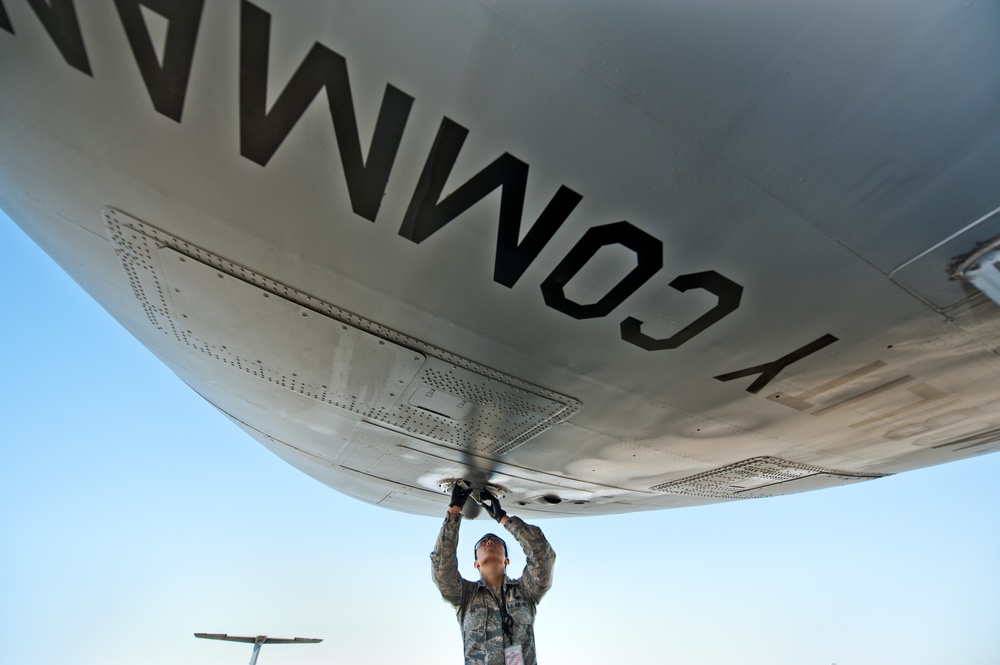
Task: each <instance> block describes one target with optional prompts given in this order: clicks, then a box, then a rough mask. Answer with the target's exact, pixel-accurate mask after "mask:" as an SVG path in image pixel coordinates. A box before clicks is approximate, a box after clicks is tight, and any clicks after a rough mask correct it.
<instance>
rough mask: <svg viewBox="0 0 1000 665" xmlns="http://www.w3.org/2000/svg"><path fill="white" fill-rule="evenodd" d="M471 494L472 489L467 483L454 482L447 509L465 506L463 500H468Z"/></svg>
mask: <svg viewBox="0 0 1000 665" xmlns="http://www.w3.org/2000/svg"><path fill="white" fill-rule="evenodd" d="M471 492H472V488H471V487H470V486H469V483H467V482H465V481H464V480H461V479H459V480H456V481H455V486H454V487H452V488H451V503H449V504H448V507H449V508H451V507H452V506H458V507H459V508H461V507H462V506H464V505H465V500H466V499H468V498H469V494H470V493H471Z"/></svg>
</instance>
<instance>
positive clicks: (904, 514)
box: [0, 215, 1000, 665]
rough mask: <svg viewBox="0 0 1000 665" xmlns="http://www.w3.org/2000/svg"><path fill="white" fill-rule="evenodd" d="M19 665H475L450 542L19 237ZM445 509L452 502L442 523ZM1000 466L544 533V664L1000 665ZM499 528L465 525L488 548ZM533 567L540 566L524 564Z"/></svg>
mask: <svg viewBox="0 0 1000 665" xmlns="http://www.w3.org/2000/svg"><path fill="white" fill-rule="evenodd" d="M0 280H2V283H3V284H4V288H3V289H2V291H0V305H2V311H3V313H4V314H3V326H2V328H0V331H2V332H0V335H2V340H0V341H2V346H0V348H2V349H3V368H4V379H5V380H4V381H3V382H2V384H0V386H2V387H0V390H2V394H0V398H2V399H0V417H2V419H3V429H2V435H0V437H2V438H0V440H2V441H3V447H2V450H3V453H4V457H3V464H2V466H0V469H2V482H0V537H2V541H0V662H2V663H10V664H12V665H43V664H44V665H49V664H51V663H56V662H62V663H73V664H74V665H98V664H100V665H133V664H134V663H144V664H150V665H158V664H160V663H163V664H166V663H171V664H175V663H189V664H191V665H201V664H208V663H213V664H215V663H233V664H236V663H245V662H247V660H248V658H249V655H250V648H249V646H247V645H236V644H228V643H217V642H208V641H203V640H196V639H194V638H193V637H192V633H194V632H199V631H206V632H229V633H241V634H259V633H265V634H269V635H275V636H289V637H290V636H295V635H299V636H304V637H323V638H325V641H324V642H323V643H322V644H319V645H294V646H272V647H265V648H264V651H263V652H262V655H261V658H260V661H259V662H260V665H277V664H285V665H306V664H313V663H315V664H319V663H324V664H333V663H343V664H355V663H403V662H406V663H416V664H421V663H427V664H431V663H444V662H453V663H458V662H461V647H460V637H459V631H458V626H457V623H456V621H455V618H454V613H453V612H452V610H451V609H450V607H449V606H448V605H446V604H445V603H444V602H443V601H442V600H441V599H440V597H439V596H438V594H437V591H436V590H435V588H434V587H433V585H432V584H431V581H430V574H429V560H428V553H429V551H430V549H431V547H432V545H433V541H434V538H435V536H436V534H437V529H438V528H439V525H440V520H439V519H436V518H426V517H414V516H412V515H405V514H401V513H395V512H391V511H388V510H385V509H381V508H375V507H373V506H369V505H367V504H364V503H360V502H358V501H355V500H353V499H350V498H347V497H345V496H342V495H340V494H338V493H337V492H335V491H333V490H331V489H329V488H327V487H325V486H323V485H320V484H319V483H317V482H316V481H314V480H312V479H311V478H308V477H307V476H305V475H303V474H301V473H300V472H298V471H296V470H295V469H293V468H291V467H290V466H288V465H286V464H284V463H283V462H281V461H280V460H278V459H277V458H276V457H274V456H273V455H272V454H271V453H269V452H268V451H266V450H265V449H264V448H263V447H261V446H260V445H258V444H257V443H256V442H254V441H253V440H251V439H250V438H249V437H247V436H246V435H244V434H243V433H242V432H241V431H240V430H238V429H237V428H236V427H235V426H234V425H232V424H230V423H229V422H228V421H227V420H226V419H225V418H224V417H223V416H221V415H220V414H218V413H217V412H215V411H214V409H213V408H212V407H211V406H209V405H208V404H207V403H205V402H204V401H202V400H201V399H200V398H199V397H198V396H197V395H195V394H194V393H193V392H192V391H191V390H190V389H188V388H187V387H186V386H185V385H183V384H182V383H181V382H180V380H179V379H177V378H176V377H175V376H174V375H173V374H172V373H171V372H170V371H169V370H167V369H166V368H165V367H164V366H162V365H161V364H160V363H159V362H158V361H157V360H156V359H155V358H153V357H152V355H151V354H150V353H149V352H148V351H146V350H145V349H144V348H143V347H142V346H141V345H140V344H139V343H138V342H136V341H135V340H134V339H133V338H132V337H130V336H129V335H128V334H127V333H126V332H125V331H124V330H123V329H122V328H121V327H120V326H118V324H117V323H115V322H114V321H113V320H112V319H111V318H110V317H109V316H108V315H107V314H106V313H105V312H104V311H103V310H101V309H100V308H99V307H98V306H97V305H96V304H95V303H94V302H93V301H92V300H91V299H90V298H89V297H88V296H87V295H86V294H85V293H84V292H83V291H82V290H81V289H80V288H79V287H78V286H76V284H75V283H73V282H72V281H71V280H70V279H69V278H68V277H67V276H66V275H65V274H64V273H63V272H62V271H61V270H60V269H59V268H58V267H57V266H56V265H55V264H54V263H53V262H52V261H51V260H50V259H49V258H48V257H47V256H45V254H44V253H43V252H41V250H39V249H38V248H37V247H36V246H35V245H34V244H33V243H31V241H30V240H29V239H28V238H27V237H26V236H25V235H24V234H23V233H22V232H21V231H20V229H18V228H17V227H16V226H15V225H14V224H13V223H11V222H10V221H9V220H8V219H7V218H6V217H5V216H3V215H0ZM446 503H447V501H446V500H445V498H444V497H443V496H442V515H443V513H444V510H445V505H446ZM998 509H1000V455H995V454H994V455H988V456H984V457H980V458H973V459H971V460H966V461H962V462H956V463H952V464H948V465H944V466H939V467H934V468H930V469H925V470H920V471H915V472H911V473H907V474H903V475H900V476H894V477H890V478H885V479H881V480H878V481H873V482H869V483H862V484H859V485H856V486H852V487H844V488H836V489H832V490H825V491H821V492H815V493H809V494H803V495H797V496H792V497H782V498H777V499H764V500H754V501H746V502H738V503H732V504H725V505H720V506H710V507H703V508H694V509H684V510H673V511H659V512H652V513H642V514H634V515H620V516H613V517H601V518H591V519H575V520H543V521H539V522H538V524H539V525H540V526H542V527H543V529H544V530H545V532H546V534H547V535H548V537H549V540H550V541H551V542H552V543H553V546H554V547H555V549H556V551H557V553H558V555H559V560H558V562H557V567H556V574H555V585H554V587H553V589H552V591H551V592H550V594H549V596H547V597H546V598H545V600H544V601H543V602H542V604H541V605H540V607H539V616H538V620H537V623H536V635H537V639H538V645H539V646H538V648H539V655H540V660H541V662H542V663H543V665H559V664H570V663H572V664H574V665H581V664H582V665H587V664H590V663H594V664H598V663H600V664H602V665H606V664H607V663H621V662H669V663H672V664H674V665H688V664H690V665H722V664H726V665H729V664H732V663H740V664H741V665H757V664H760V665H764V664H767V665H775V664H783V663H789V664H796V665H830V664H831V663H836V664H837V665H868V664H870V665H876V664H877V665H884V664H886V663H906V664H907V665H920V664H927V665H931V664H934V665H938V664H940V663H953V664H961V665H987V664H989V665H995V663H997V662H1000V630H997V626H1000V519H998V517H997V515H998V512H1000V511H998ZM491 524H492V522H488V521H484V520H476V521H473V522H466V523H465V524H464V525H463V530H462V541H461V546H460V556H461V557H462V559H463V573H464V574H465V575H466V576H467V577H470V578H472V577H474V576H475V572H474V570H473V569H472V567H471V561H470V560H469V558H470V557H468V556H465V553H466V549H467V546H471V544H472V543H473V542H474V541H475V540H476V539H477V538H478V537H479V536H480V535H482V533H485V532H486V531H489V530H492V529H491ZM512 560H513V561H512V566H513V568H514V569H515V570H519V569H520V567H521V566H522V565H523V559H522V558H521V557H520V556H519V553H514V556H512Z"/></svg>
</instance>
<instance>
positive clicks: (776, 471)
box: [650, 457, 884, 499]
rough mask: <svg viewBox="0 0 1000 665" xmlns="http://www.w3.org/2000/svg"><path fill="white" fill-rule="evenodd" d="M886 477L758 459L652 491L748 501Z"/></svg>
mask: <svg viewBox="0 0 1000 665" xmlns="http://www.w3.org/2000/svg"><path fill="white" fill-rule="evenodd" d="M883 476H884V474H877V473H856V472H852V471H837V470H834V469H824V468H822V467H818V466H809V465H807V464H798V463H795V462H789V461H786V460H782V459H777V458H775V457H754V458H752V459H748V460H744V461H742V462H737V463H735V464H730V465H728V466H724V467H720V468H718V469H713V470H711V471H706V472H705V473H699V474H697V475H694V476H688V477H687V478H681V479H680V480H674V481H672V482H669V483H663V484H662V485H655V486H654V487H651V488H650V489H652V490H654V491H658V492H669V493H671V494H684V495H687V496H698V497H705V498H718V499H747V498H754V497H765V496H777V495H781V494H789V493H791V492H795V491H804V490H805V489H806V488H807V485H816V484H817V483H818V484H830V485H843V484H845V483H847V482H850V481H852V480H869V479H871V478H882V477H883ZM792 483H795V484H796V485H797V484H798V483H804V484H803V485H802V486H801V487H802V489H801V490H800V489H798V487H794V488H793V487H792V485H791V484H792ZM778 486H781V487H778ZM767 488H771V490H772V491H770V492H769V491H768V490H767ZM809 488H810V489H811V488H812V487H809ZM789 490H791V492H790V491H789Z"/></svg>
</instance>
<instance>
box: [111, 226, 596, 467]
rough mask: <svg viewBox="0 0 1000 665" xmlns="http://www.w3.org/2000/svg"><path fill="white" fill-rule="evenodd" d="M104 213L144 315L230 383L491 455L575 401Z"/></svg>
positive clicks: (565, 413) (560, 416) (566, 412)
mask: <svg viewBox="0 0 1000 665" xmlns="http://www.w3.org/2000/svg"><path fill="white" fill-rule="evenodd" d="M105 221H106V224H107V226H108V228H109V230H110V231H111V238H112V242H113V243H114V245H115V248H116V251H117V253H118V257H119V260H120V261H121V264H122V266H123V268H124V269H125V272H126V274H127V275H128V277H129V280H130V283H131V285H132V290H133V292H134V293H135V295H136V297H137V298H138V299H139V301H140V302H141V303H142V306H143V308H144V310H145V312H146V314H147V316H148V318H149V320H150V323H151V324H152V325H153V326H154V327H155V328H157V329H158V330H160V331H162V332H163V334H165V335H168V336H171V337H173V338H174V340H175V341H176V342H177V343H178V344H181V345H183V346H184V347H186V351H187V355H188V356H189V357H191V358H192V359H193V362H195V363H197V364H198V365H199V367H203V368H207V369H205V370H203V373H206V372H207V373H210V374H212V376H213V377H215V378H213V380H214V381H232V382H233V384H234V385H236V384H239V383H240V382H245V381H246V380H247V375H249V376H251V377H254V378H255V379H256V380H257V381H260V382H266V383H267V384H268V385H269V386H270V389H274V390H278V391H279V393H280V392H282V391H291V392H292V393H296V394H297V395H300V396H305V397H307V398H311V399H312V400H315V401H316V402H318V403H321V404H324V405H327V406H329V407H335V408H337V409H342V410H344V411H348V412H350V413H352V414H354V415H355V416H357V417H358V418H360V419H364V420H367V421H371V422H374V423H377V424H379V425H380V426H382V427H386V428H390V429H392V430H395V431H397V432H400V433H402V434H404V435H406V436H411V437H416V438H418V439H422V440H425V441H431V442H434V443H437V444H444V445H446V446H450V447H452V448H456V449H459V450H464V451H471V452H475V453H477V454H481V455H487V456H493V457H499V456H503V455H505V454H506V453H508V452H510V451H511V450H513V449H515V448H517V447H518V446H520V445H522V444H523V443H524V442H526V441H528V440H529V439H531V438H532V437H534V436H536V435H537V434H539V433H541V432H543V431H545V430H546V429H548V428H549V427H551V426H553V425H554V424H556V423H558V422H561V421H562V420H564V419H566V418H568V417H569V416H570V415H572V414H573V413H575V412H576V411H578V410H579V408H580V404H579V402H577V401H576V400H573V399H571V398H568V397H565V396H562V395H558V394H556V393H554V392H552V391H549V390H546V389H543V388H540V387H538V386H533V385H530V384H528V383H526V382H523V381H520V380H518V379H515V378H513V377H510V376H506V375H503V374H501V373H500V372H497V371H494V370H492V369H489V368H486V367H483V366H480V365H478V364H476V363H474V362H471V361H469V360H465V359H462V358H459V357H457V356H455V355H454V354H450V353H448V352H446V351H443V350H441V349H437V348H435V347H432V346H430V345H428V344H424V343H422V342H420V341H418V340H415V339H412V338H408V337H406V336H405V335H402V334H400V333H397V332H395V331H391V330H388V329H386V328H383V327H382V326H379V325H378V324H376V323H374V322H371V321H368V320H365V319H363V318H361V317H360V316H357V315H354V314H351V313H349V312H345V311H343V310H340V309H339V308H337V307H335V306H333V305H330V304H328V303H324V302H320V301H318V300H316V299H314V298H312V297H310V296H308V295H306V294H304V293H301V292H298V291H296V290H294V289H292V288H290V287H287V286H284V285H282V284H279V283H277V282H274V281H273V280H270V279H268V278H266V277H264V276H262V275H259V274H257V273H254V272H253V271H251V270H249V269H247V268H243V267H241V266H239V265H236V264H234V263H231V262H230V261H228V260H226V259H223V258H221V257H219V256H217V255H214V254H212V253H210V252H207V251H205V250H202V249H200V248H197V247H194V246H192V245H190V244H188V243H185V242H184V241H182V240H180V239H178V238H174V237H172V236H169V235H168V234H166V233H164V232H162V231H160V230H158V229H155V228H153V227H151V226H149V225H147V224H145V223H144V222H142V221H140V220H137V219H135V218H133V217H130V216H128V215H126V214H124V213H122V212H120V211H117V210H113V209H105ZM233 370H236V371H237V372H238V373H237V374H235V375H234V374H233V373H232V372H233ZM239 373H242V375H241V374H239ZM218 377H223V378H218ZM226 377H228V378H226ZM279 399H280V398H279ZM231 415H232V416H234V417H236V418H239V419H241V420H244V419H246V417H245V416H244V415H243V414H240V413H232V414H231ZM249 424H250V425H251V426H253V425H254V423H252V422H249Z"/></svg>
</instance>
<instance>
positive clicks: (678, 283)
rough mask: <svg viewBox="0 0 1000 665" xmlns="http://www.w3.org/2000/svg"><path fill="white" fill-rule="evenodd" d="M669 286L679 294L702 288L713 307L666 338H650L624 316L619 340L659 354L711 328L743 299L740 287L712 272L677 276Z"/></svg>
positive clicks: (634, 320) (631, 319)
mask: <svg viewBox="0 0 1000 665" xmlns="http://www.w3.org/2000/svg"><path fill="white" fill-rule="evenodd" d="M670 286H672V287H673V288H675V289H677V290H678V291H681V292H682V293H683V292H685V291H690V290H691V289H704V290H706V291H708V292H709V293H711V294H712V295H714V296H715V297H717V298H718V302H717V303H716V305H715V307H713V308H712V309H710V310H708V311H707V312H705V313H704V314H702V315H701V316H700V317H698V318H697V319H695V321H694V322H692V323H690V324H688V326H687V327H685V328H684V329H683V330H681V331H679V332H677V333H675V334H673V335H671V336H670V337H667V338H666V339H654V338H652V337H650V336H649V335H646V334H645V333H643V332H642V321H640V320H639V319H636V318H633V317H631V316H630V317H628V318H627V319H625V320H624V321H622V323H621V333H622V339H623V340H625V341H626V342H629V343H630V344H635V345H636V346H638V347H640V348H643V349H646V350H647V351H663V350H665V349H676V348H677V347H678V346H680V345H681V344H683V343H684V342H686V341H688V340H689V339H691V338H692V337H694V336H695V335H697V334H699V333H701V332H703V331H704V330H706V329H708V328H709V327H711V326H713V325H715V324H716V323H718V322H719V321H721V320H722V319H723V318H725V317H726V316H728V315H729V314H732V313H733V312H735V311H736V309H737V308H738V307H739V306H740V300H741V299H742V297H743V287H742V286H740V285H739V284H737V283H736V282H734V281H732V280H730V279H727V278H726V277H723V276H722V275H720V274H719V273H717V272H715V271H714V270H708V271H706V272H696V273H691V274H689V275H681V276H680V277H678V278H677V279H675V280H674V281H672V282H670Z"/></svg>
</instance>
